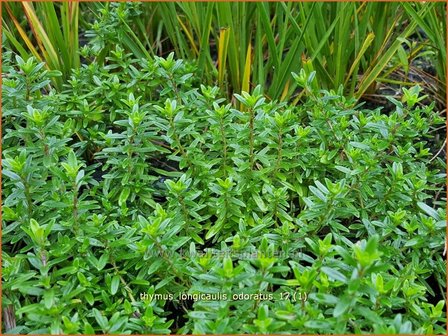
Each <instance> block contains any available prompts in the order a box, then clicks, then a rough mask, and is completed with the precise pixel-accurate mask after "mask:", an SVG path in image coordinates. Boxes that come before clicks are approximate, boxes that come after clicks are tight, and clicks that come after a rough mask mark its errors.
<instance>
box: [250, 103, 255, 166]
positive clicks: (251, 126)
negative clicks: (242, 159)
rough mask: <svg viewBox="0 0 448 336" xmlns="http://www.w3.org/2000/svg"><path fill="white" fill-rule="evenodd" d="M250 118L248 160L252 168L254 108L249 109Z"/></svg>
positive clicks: (253, 158) (253, 159)
mask: <svg viewBox="0 0 448 336" xmlns="http://www.w3.org/2000/svg"><path fill="white" fill-rule="evenodd" d="M249 113H250V117H249V118H250V119H249V132H250V133H249V162H250V170H254V161H255V157H254V119H255V113H254V109H252V108H251V109H249Z"/></svg>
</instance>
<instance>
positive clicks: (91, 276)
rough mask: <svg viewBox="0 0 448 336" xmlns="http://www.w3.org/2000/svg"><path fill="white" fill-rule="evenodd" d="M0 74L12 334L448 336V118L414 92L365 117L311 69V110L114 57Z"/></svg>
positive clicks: (303, 83)
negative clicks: (64, 69) (447, 155)
mask: <svg viewBox="0 0 448 336" xmlns="http://www.w3.org/2000/svg"><path fill="white" fill-rule="evenodd" d="M3 60H4V64H3V72H4V74H5V75H4V79H3V103H2V104H3V105H2V117H3V126H2V127H3V139H2V141H3V143H2V158H3V160H2V164H3V171H2V174H3V179H2V180H3V181H2V197H3V204H2V214H3V230H2V240H3V246H2V249H3V254H2V261H3V286H2V287H3V288H2V290H3V310H4V314H6V315H4V316H6V318H7V322H8V321H9V323H13V324H12V325H9V327H10V329H9V330H8V332H10V333H12V332H15V333H21V334H27V333H30V334H37V333H41V334H42V333H58V334H60V333H64V334H65V333H86V334H100V333H107V334H113V333H122V334H123V333H132V334H174V333H179V334H180V333H188V334H191V333H195V334H209V333H227V334H229V333H296V334H297V333H306V334H314V333H326V334H330V333H337V334H342V333H376V334H389V333H431V334H434V333H443V332H444V330H445V327H444V326H445V320H446V315H445V286H446V285H445V283H446V282H445V279H446V272H445V262H444V258H443V255H442V254H443V250H444V237H445V226H446V223H445V217H446V214H445V209H444V208H445V205H444V203H445V201H446V194H445V191H444V181H445V173H444V172H445V163H444V161H443V159H442V158H441V157H440V156H437V155H436V151H437V148H435V144H436V143H435V142H434V139H433V130H434V129H436V128H438V127H440V125H442V124H443V123H444V122H445V121H444V119H443V118H442V116H441V114H439V113H438V112H437V111H436V110H435V108H434V104H430V105H429V106H427V105H424V104H423V103H422V99H423V98H424V97H422V94H421V93H420V88H419V87H418V86H415V87H412V88H410V89H404V90H403V95H402V97H403V98H402V99H401V100H397V99H394V98H389V100H390V102H391V103H392V104H393V106H394V108H393V109H391V110H388V111H386V110H384V109H382V108H381V107H378V108H375V109H367V108H365V107H364V106H363V104H362V103H359V102H356V100H355V99H348V98H344V95H343V94H342V91H339V92H335V91H325V90H320V88H319V87H318V82H317V80H316V78H315V77H314V73H308V72H306V71H305V70H302V71H301V72H298V73H296V74H294V80H295V81H296V83H297V84H298V86H299V87H300V88H302V90H303V92H306V97H307V98H306V99H304V100H303V102H302V101H301V102H299V103H297V104H291V102H279V101H276V100H271V99H269V98H268V97H266V96H265V95H264V92H263V89H262V87H261V86H256V87H255V88H253V89H252V90H250V92H239V93H234V95H233V98H232V100H229V99H227V98H225V97H224V95H223V94H222V92H221V90H220V89H218V88H217V87H213V86H207V85H203V84H202V83H201V82H200V79H199V77H197V76H196V75H195V65H194V64H193V63H191V62H187V61H182V60H180V59H179V60H177V59H175V58H174V55H173V54H170V55H169V56H168V57H166V58H161V57H154V58H149V59H148V58H137V57H135V56H133V55H132V54H130V53H126V52H125V51H124V50H123V49H121V48H120V47H119V46H117V47H116V49H115V50H112V51H111V52H110V54H108V56H107V66H101V65H99V64H98V63H96V62H95V61H93V62H91V63H89V64H86V65H83V66H81V67H80V68H79V69H74V70H73V72H72V75H71V77H70V79H69V80H68V83H67V84H66V86H65V88H64V89H63V90H62V91H60V90H56V89H54V88H53V86H52V82H51V78H54V77H55V76H58V75H59V74H58V73H57V71H48V70H45V67H44V64H43V63H40V62H38V61H36V60H35V59H34V58H29V59H28V60H27V61H24V60H23V59H22V58H20V57H19V56H13V55H12V54H11V53H6V54H4V55H3ZM11 316H13V317H12V318H11Z"/></svg>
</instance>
